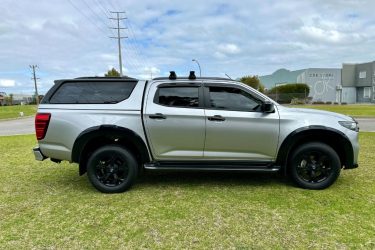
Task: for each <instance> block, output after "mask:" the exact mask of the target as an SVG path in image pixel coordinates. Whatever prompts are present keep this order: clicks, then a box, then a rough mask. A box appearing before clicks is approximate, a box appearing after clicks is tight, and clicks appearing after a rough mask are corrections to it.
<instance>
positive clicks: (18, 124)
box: [0, 116, 35, 136]
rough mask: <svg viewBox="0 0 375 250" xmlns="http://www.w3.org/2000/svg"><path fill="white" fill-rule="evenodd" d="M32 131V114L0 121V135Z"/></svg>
mask: <svg viewBox="0 0 375 250" xmlns="http://www.w3.org/2000/svg"><path fill="white" fill-rule="evenodd" d="M34 133H35V128H34V116H33V117H27V118H21V119H15V120H8V121H0V136H2V135H24V134H34Z"/></svg>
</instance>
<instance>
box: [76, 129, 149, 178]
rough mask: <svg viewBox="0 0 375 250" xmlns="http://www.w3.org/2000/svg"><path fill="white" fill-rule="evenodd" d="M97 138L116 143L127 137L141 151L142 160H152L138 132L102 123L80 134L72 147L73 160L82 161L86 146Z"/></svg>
mask: <svg viewBox="0 0 375 250" xmlns="http://www.w3.org/2000/svg"><path fill="white" fill-rule="evenodd" d="M95 138H106V139H110V140H113V142H114V143H115V141H116V139H119V138H120V139H121V138H122V139H126V141H127V142H129V143H131V144H132V145H134V147H135V148H136V150H137V151H138V152H139V154H140V156H141V159H142V162H149V161H151V156H150V154H149V151H148V148H147V146H146V143H145V141H144V140H143V139H142V138H141V137H140V136H139V135H138V134H137V133H135V132H134V131H132V130H130V129H128V128H124V127H120V126H116V125H100V126H95V127H90V128H88V129H86V130H84V131H82V132H81V133H80V134H79V135H78V137H77V139H76V140H75V142H74V144H73V148H72V162H76V163H80V162H81V158H82V154H83V153H84V150H85V148H87V146H88V144H89V143H90V142H91V141H92V140H94V139H95ZM80 173H81V170H80Z"/></svg>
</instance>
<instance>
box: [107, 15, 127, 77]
mask: <svg viewBox="0 0 375 250" xmlns="http://www.w3.org/2000/svg"><path fill="white" fill-rule="evenodd" d="M110 12H111V13H113V14H116V17H110V18H109V19H111V20H116V21H117V27H110V28H111V29H117V36H111V37H110V38H114V39H117V43H118V61H119V67H120V76H122V58H121V39H125V38H128V37H127V36H121V32H120V31H121V30H124V29H127V27H121V26H120V20H124V19H126V17H120V14H123V13H125V12H123V11H110Z"/></svg>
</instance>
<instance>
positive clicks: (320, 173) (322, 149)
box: [289, 142, 341, 189]
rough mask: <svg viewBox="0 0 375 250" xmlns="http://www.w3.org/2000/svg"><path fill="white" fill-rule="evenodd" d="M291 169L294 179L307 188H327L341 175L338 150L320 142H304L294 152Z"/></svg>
mask: <svg viewBox="0 0 375 250" xmlns="http://www.w3.org/2000/svg"><path fill="white" fill-rule="evenodd" d="M289 170H290V174H291V177H292V179H293V181H294V182H295V183H296V184H297V185H298V186H300V187H302V188H305V189H325V188H327V187H329V186H331V185H332V184H333V183H334V182H335V181H336V179H337V178H338V177H339V175H340V171H341V163H340V158H339V156H338V155H337V153H336V151H335V150H333V149H332V148H331V147H330V146H328V145H327V144H324V143H320V142H311V143H307V144H303V145H302V146H300V147H298V148H296V149H295V151H294V152H293V154H292V157H291V160H290V165H289Z"/></svg>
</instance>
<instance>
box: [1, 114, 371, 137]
mask: <svg viewBox="0 0 375 250" xmlns="http://www.w3.org/2000/svg"><path fill="white" fill-rule="evenodd" d="M356 120H357V121H358V123H359V128H360V131H370V132H375V118H357V119H356ZM34 133H35V129H34V117H28V118H22V119H15V120H8V121H0V136H4V135H24V134H34Z"/></svg>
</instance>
